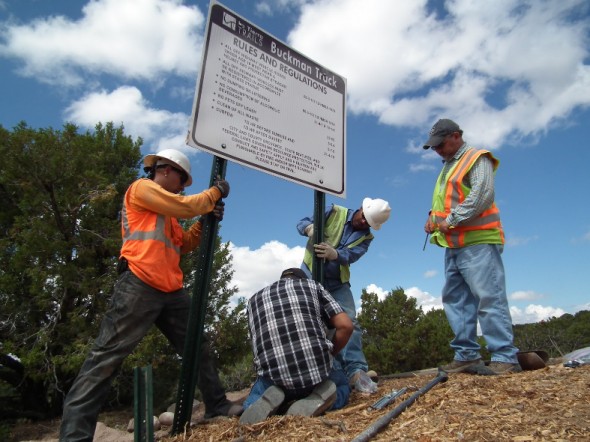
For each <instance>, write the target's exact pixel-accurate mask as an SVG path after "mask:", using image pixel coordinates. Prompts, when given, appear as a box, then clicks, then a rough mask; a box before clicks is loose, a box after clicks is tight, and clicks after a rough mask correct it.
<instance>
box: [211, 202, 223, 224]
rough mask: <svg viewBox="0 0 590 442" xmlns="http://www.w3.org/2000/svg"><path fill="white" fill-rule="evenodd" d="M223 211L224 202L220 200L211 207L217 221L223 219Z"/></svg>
mask: <svg viewBox="0 0 590 442" xmlns="http://www.w3.org/2000/svg"><path fill="white" fill-rule="evenodd" d="M224 213H225V203H224V202H223V201H221V200H219V201H217V202H216V203H215V207H213V216H215V218H217V221H221V220H223V214H224Z"/></svg>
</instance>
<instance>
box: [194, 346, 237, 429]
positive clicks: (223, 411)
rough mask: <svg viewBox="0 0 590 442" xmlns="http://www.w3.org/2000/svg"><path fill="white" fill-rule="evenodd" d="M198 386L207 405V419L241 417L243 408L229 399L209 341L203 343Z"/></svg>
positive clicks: (205, 416)
mask: <svg viewBox="0 0 590 442" xmlns="http://www.w3.org/2000/svg"><path fill="white" fill-rule="evenodd" d="M197 385H198V387H199V390H200V391H201V396H202V397H203V403H204V404H205V415H204V418H205V419H212V418H214V417H217V416H228V417H232V416H239V415H240V414H241V413H242V411H243V408H242V406H241V405H239V404H235V403H233V402H231V401H230V400H228V399H227V396H226V395H225V389H224V388H223V385H222V384H221V379H219V373H218V372H217V367H216V365H215V359H214V358H213V357H212V355H211V349H210V347H209V341H208V340H204V341H203V342H202V343H201V359H200V363H199V376H198V379H197Z"/></svg>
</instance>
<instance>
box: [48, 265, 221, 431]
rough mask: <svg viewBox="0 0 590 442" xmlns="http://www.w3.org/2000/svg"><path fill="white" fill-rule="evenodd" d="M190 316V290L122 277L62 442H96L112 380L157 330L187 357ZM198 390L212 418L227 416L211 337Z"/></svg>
mask: <svg viewBox="0 0 590 442" xmlns="http://www.w3.org/2000/svg"><path fill="white" fill-rule="evenodd" d="M189 311H190V297H189V296H188V295H187V294H186V292H185V291H184V290H178V291H177V292H173V293H164V292H161V291H159V290H156V289H154V288H153V287H150V286H149V285H147V284H145V283H144V282H143V281H141V280H140V279H139V278H137V277H136V276H135V275H134V274H133V273H132V272H130V271H126V272H124V273H122V274H121V276H120V277H119V280H118V281H117V283H116V285H115V290H114V293H113V298H112V300H111V305H110V307H109V310H108V311H107V312H106V314H105V317H104V318H103V320H102V323H101V325H100V331H99V334H98V337H97V338H96V340H95V341H94V344H93V346H92V348H91V350H90V353H89V354H88V357H87V358H86V361H84V364H82V368H81V369H80V372H79V373H78V377H77V378H76V380H75V381H74V384H73V385H72V388H71V389H70V391H69V392H68V395H67V397H66V399H65V403H64V410H63V416H62V423H61V429H60V438H59V440H60V442H73V441H88V442H91V441H92V439H93V437H94V430H95V427H96V421H97V419H98V414H99V412H100V409H101V408H102V405H103V403H104V401H105V400H106V398H107V396H108V393H109V390H110V386H111V382H112V380H113V379H114V377H115V376H116V375H117V372H118V370H119V368H120V367H121V364H122V363H123V360H124V359H125V358H126V357H127V356H128V355H129V354H130V353H132V352H133V350H134V349H135V347H136V346H137V344H139V342H140V341H141V340H142V339H143V337H144V336H145V335H146V334H147V333H148V331H149V330H150V328H151V327H152V325H156V327H158V328H159V329H160V331H161V332H162V333H163V334H164V336H166V338H167V339H168V340H169V341H170V343H171V344H172V345H173V346H174V348H175V350H176V352H177V353H178V354H180V355H182V354H183V352H184V341H185V336H186V329H187V324H188V314H189ZM197 385H198V386H199V389H200V390H201V394H202V396H203V402H204V403H205V413H206V415H208V416H216V415H221V414H225V413H227V410H228V409H229V407H230V406H231V403H230V402H229V401H228V400H227V398H226V396H225V390H224V389H223V387H222V386H221V382H220V380H219V376H218V374H217V369H216V367H215V365H214V359H213V358H212V357H211V354H210V349H209V343H208V342H207V340H206V339H205V337H203V340H202V344H201V360H200V363H199V379H198V382H197Z"/></svg>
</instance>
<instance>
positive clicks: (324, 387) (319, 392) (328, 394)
mask: <svg viewBox="0 0 590 442" xmlns="http://www.w3.org/2000/svg"><path fill="white" fill-rule="evenodd" d="M334 402H336V384H335V383H334V382H332V381H331V380H329V379H326V380H325V381H323V382H320V383H319V384H318V385H316V386H315V388H314V389H313V391H312V392H311V394H310V395H309V396H307V397H304V398H303V399H299V400H298V401H296V402H294V403H293V404H292V405H291V406H290V407H289V409H288V410H287V413H286V414H288V415H292V416H307V417H315V416H319V415H320V414H322V413H323V412H324V411H326V410H328V409H329V408H330V407H331V406H332V405H333V404H334Z"/></svg>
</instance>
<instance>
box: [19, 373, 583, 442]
mask: <svg viewBox="0 0 590 442" xmlns="http://www.w3.org/2000/svg"><path fill="white" fill-rule="evenodd" d="M433 378H434V375H432V374H430V375H421V376H414V377H410V378H393V379H381V380H380V381H379V392H378V393H377V394H374V395H370V396H367V395H361V394H358V393H353V394H352V396H351V400H350V403H349V405H348V406H347V407H345V408H344V409H342V410H337V411H333V412H329V413H327V414H326V415H324V416H321V417H317V418H303V417H293V416H273V417H271V418H269V419H267V420H266V421H264V422H261V423H258V424H255V425H248V426H241V425H239V423H238V419H237V418H231V419H229V418H216V419H212V420H210V421H204V420H203V419H202V410H197V411H196V413H195V414H194V415H193V420H195V421H199V423H198V424H196V425H194V426H193V428H192V429H191V430H189V431H188V432H187V433H185V434H180V435H176V436H174V437H172V436H169V428H168V427H163V429H162V430H160V431H158V432H156V440H159V441H162V442H189V441H190V442H200V441H207V442H209V441H232V442H246V441H298V442H303V441H306V442H308V441H352V440H355V439H356V441H360V440H363V441H365V440H372V441H380V442H384V441H417V442H431V441H513V442H517V441H588V440H590V366H588V365H586V366H582V367H578V368H566V367H563V364H561V363H556V364H552V365H548V366H547V367H546V368H542V369H539V370H534V371H524V372H522V373H516V374H506V375H501V376H478V375H470V374H451V375H449V378H448V380H447V381H446V382H444V383H438V384H436V385H435V386H434V387H432V389H430V390H429V391H427V392H425V393H424V394H422V395H421V396H420V397H418V398H417V399H416V400H415V401H413V403H411V404H409V405H408V402H410V401H411V399H410V398H412V395H414V394H415V393H416V392H417V391H418V389H420V388H422V387H424V386H425V385H427V384H428V383H429V382H430V381H431V380H432V379H433ZM402 387H407V388H408V391H407V392H406V393H405V394H404V395H403V396H401V397H399V398H398V399H397V400H396V401H395V402H394V403H393V404H391V405H389V406H388V407H386V408H384V409H382V410H373V409H371V408H370V406H371V405H372V404H374V403H375V402H376V401H377V400H378V399H379V398H381V397H382V396H383V395H385V394H389V393H391V391H392V390H399V389H401V388H402ZM246 393H247V391H246V392H234V393H232V394H231V395H232V399H236V398H237V399H239V398H243V397H244V395H245V394H246ZM400 404H406V405H407V407H401V408H403V410H401V411H400ZM131 417H133V411H132V410H131V411H130V412H129V413H117V414H114V413H105V414H102V415H101V416H100V418H99V425H98V426H97V432H96V434H95V438H94V441H95V442H99V441H100V442H107V441H108V442H126V441H130V442H131V441H133V439H134V438H133V433H128V432H127V431H126V428H127V424H128V422H129V419H130V418H131ZM58 426H59V421H51V422H41V423H35V424H30V423H29V424H25V423H23V424H19V425H18V426H17V427H15V428H14V431H13V438H12V439H11V441H45V442H56V441H57V437H58V432H57V430H58Z"/></svg>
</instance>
